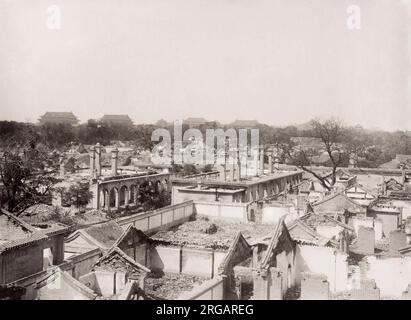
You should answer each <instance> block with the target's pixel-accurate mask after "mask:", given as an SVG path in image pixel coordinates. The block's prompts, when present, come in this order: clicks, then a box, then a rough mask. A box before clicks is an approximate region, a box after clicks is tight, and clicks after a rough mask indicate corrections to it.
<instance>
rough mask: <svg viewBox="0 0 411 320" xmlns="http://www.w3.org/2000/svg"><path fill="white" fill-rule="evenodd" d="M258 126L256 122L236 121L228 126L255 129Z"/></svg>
mask: <svg viewBox="0 0 411 320" xmlns="http://www.w3.org/2000/svg"><path fill="white" fill-rule="evenodd" d="M259 124H260V123H259V122H258V121H257V120H236V121H234V122H232V123H230V124H229V125H230V126H235V127H256V126H258V125H259Z"/></svg>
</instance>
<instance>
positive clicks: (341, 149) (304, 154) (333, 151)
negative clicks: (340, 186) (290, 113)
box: [283, 119, 349, 190]
mask: <svg viewBox="0 0 411 320" xmlns="http://www.w3.org/2000/svg"><path fill="white" fill-rule="evenodd" d="M311 127H312V132H313V135H314V136H315V137H316V138H319V139H320V140H321V144H322V149H323V150H324V151H325V152H326V154H327V155H328V157H329V160H330V164H331V175H330V177H331V179H328V176H322V175H320V174H318V173H317V172H315V171H314V170H313V169H312V157H313V156H314V155H315V153H316V152H318V150H307V149H304V148H302V147H301V146H298V145H288V146H285V147H284V146H283V150H284V151H285V153H286V155H287V157H288V158H289V159H290V160H291V161H292V162H293V164H294V165H296V166H297V167H298V168H300V169H302V170H304V171H306V172H308V173H310V174H312V175H313V176H314V177H315V178H317V179H318V181H319V182H320V183H321V185H322V186H323V187H324V188H326V189H327V190H331V189H332V187H333V186H334V184H335V182H336V179H337V177H336V172H337V168H338V167H339V166H341V165H342V164H343V163H344V161H346V160H347V158H348V156H349V155H348V150H347V148H346V144H345V143H344V142H346V141H344V138H345V137H346V128H345V127H344V126H343V124H342V123H341V122H340V121H338V120H335V119H328V120H325V121H321V120H318V119H316V120H313V121H311Z"/></svg>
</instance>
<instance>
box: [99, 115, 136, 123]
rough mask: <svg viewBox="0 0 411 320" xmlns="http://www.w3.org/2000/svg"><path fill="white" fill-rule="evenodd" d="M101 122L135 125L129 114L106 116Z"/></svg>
mask: <svg viewBox="0 0 411 320" xmlns="http://www.w3.org/2000/svg"><path fill="white" fill-rule="evenodd" d="M101 121H103V122H112V123H120V124H133V121H132V120H131V118H130V117H129V115H128V114H105V115H104V116H103V117H102V118H101Z"/></svg>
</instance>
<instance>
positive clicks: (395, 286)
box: [366, 256, 411, 298]
mask: <svg viewBox="0 0 411 320" xmlns="http://www.w3.org/2000/svg"><path fill="white" fill-rule="evenodd" d="M367 262H368V266H367V271H366V276H367V278H369V279H374V280H375V283H376V284H377V287H378V288H379V289H380V293H381V296H392V297H397V298H398V297H401V294H402V292H404V291H405V290H406V288H407V286H408V284H409V283H411V257H390V258H385V259H378V258H377V257H375V256H369V257H367Z"/></svg>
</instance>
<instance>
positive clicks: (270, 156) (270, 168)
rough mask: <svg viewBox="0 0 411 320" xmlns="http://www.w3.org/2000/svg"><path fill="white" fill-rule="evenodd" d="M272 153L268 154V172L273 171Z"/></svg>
mask: <svg viewBox="0 0 411 320" xmlns="http://www.w3.org/2000/svg"><path fill="white" fill-rule="evenodd" d="M273 170H274V169H273V155H272V154H271V153H269V154H268V173H269V174H270V173H273Z"/></svg>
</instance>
